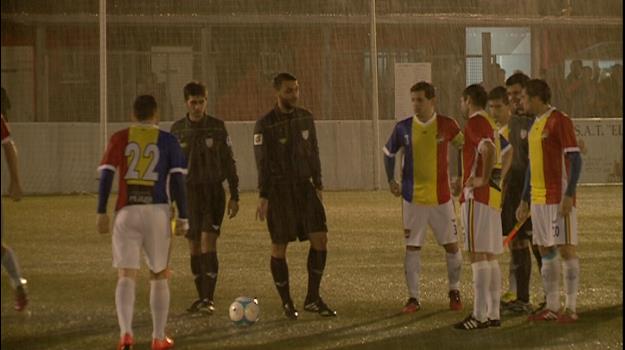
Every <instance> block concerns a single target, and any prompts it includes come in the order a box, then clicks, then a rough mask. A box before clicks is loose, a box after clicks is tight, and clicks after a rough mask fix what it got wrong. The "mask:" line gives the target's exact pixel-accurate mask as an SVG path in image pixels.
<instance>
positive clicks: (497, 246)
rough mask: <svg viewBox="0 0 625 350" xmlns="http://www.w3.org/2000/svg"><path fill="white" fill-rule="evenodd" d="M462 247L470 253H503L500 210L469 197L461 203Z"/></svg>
mask: <svg viewBox="0 0 625 350" xmlns="http://www.w3.org/2000/svg"><path fill="white" fill-rule="evenodd" d="M461 211H462V227H464V249H465V250H468V251H469V252H472V253H490V254H501V253H503V235H502V234H501V211H500V210H497V209H494V208H491V207H489V206H488V205H486V204H484V203H480V202H476V201H474V200H473V199H469V200H467V201H466V202H464V203H462V205H461Z"/></svg>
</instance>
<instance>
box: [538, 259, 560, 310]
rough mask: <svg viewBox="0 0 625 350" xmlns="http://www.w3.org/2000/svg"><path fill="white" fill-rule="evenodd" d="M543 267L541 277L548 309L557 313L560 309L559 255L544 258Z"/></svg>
mask: <svg viewBox="0 0 625 350" xmlns="http://www.w3.org/2000/svg"><path fill="white" fill-rule="evenodd" d="M542 260H543V267H542V269H541V270H540V275H541V277H542V280H543V287H544V288H545V294H546V295H547V305H546V308H547V309H549V310H551V311H555V312H557V311H558V310H559V309H560V261H559V260H560V259H558V255H557V254H553V255H552V256H550V257H545V256H543V258H542Z"/></svg>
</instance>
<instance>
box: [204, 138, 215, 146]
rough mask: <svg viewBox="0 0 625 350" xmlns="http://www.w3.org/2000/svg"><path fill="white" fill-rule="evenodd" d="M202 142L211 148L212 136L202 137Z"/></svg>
mask: <svg viewBox="0 0 625 350" xmlns="http://www.w3.org/2000/svg"><path fill="white" fill-rule="evenodd" d="M204 143H205V144H206V147H208V148H211V147H213V138H212V137H209V138H206V139H204Z"/></svg>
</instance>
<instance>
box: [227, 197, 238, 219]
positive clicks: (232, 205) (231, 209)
mask: <svg viewBox="0 0 625 350" xmlns="http://www.w3.org/2000/svg"><path fill="white" fill-rule="evenodd" d="M238 212H239V202H237V201H235V200H232V199H230V200H229V201H228V218H230V219H232V218H233V217H235V216H237V213H238Z"/></svg>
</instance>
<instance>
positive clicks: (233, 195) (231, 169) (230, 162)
mask: <svg viewBox="0 0 625 350" xmlns="http://www.w3.org/2000/svg"><path fill="white" fill-rule="evenodd" d="M223 128H224V133H225V136H226V138H225V143H226V147H224V148H223V152H224V154H223V155H222V156H223V158H222V159H224V163H225V164H224V165H225V170H226V179H227V180H228V187H229V188H230V199H232V200H235V201H238V200H239V176H238V175H237V166H236V162H235V160H234V152H232V142H231V141H230V136H228V130H226V126H225V125H224V127H223Z"/></svg>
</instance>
